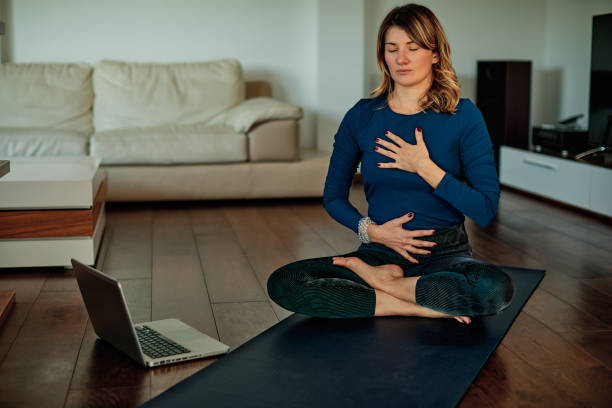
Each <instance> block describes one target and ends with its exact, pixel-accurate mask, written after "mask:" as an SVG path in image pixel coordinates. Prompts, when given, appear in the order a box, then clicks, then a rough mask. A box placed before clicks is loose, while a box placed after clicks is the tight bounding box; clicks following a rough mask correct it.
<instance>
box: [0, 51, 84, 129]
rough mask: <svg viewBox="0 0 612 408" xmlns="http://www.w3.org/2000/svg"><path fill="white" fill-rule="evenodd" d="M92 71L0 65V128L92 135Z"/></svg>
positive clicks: (73, 66)
mask: <svg viewBox="0 0 612 408" xmlns="http://www.w3.org/2000/svg"><path fill="white" fill-rule="evenodd" d="M91 71H92V67H91V66H89V65H87V64H48V63H46V64H0V127H5V128H54V129H69V130H74V131H77V132H81V133H83V134H87V135H88V136H89V135H90V134H91V133H92V119H91V104H92V103H93V87H92V82H91Z"/></svg>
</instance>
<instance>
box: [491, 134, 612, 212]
mask: <svg viewBox="0 0 612 408" xmlns="http://www.w3.org/2000/svg"><path fill="white" fill-rule="evenodd" d="M499 160H500V164H499V176H500V177H499V179H500V182H501V184H504V185H507V186H511V187H515V188H518V189H520V190H524V191H528V192H530V193H533V194H538V195H541V196H544V197H548V198H551V199H553V200H557V201H561V202H563V203H567V204H571V205H574V206H576V207H580V208H584V209H587V210H589V211H593V212H596V213H600V214H604V215H607V216H610V217H612V170H611V169H608V168H605V167H600V166H594V165H591V164H586V163H581V162H577V161H572V160H567V159H562V158H559V157H554V156H548V155H545V154H541V153H535V152H530V151H526V150H521V149H516V148H514V147H508V146H501V149H500V159H499Z"/></svg>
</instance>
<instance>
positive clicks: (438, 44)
mask: <svg viewBox="0 0 612 408" xmlns="http://www.w3.org/2000/svg"><path fill="white" fill-rule="evenodd" d="M391 27H399V28H401V29H402V30H404V31H405V32H406V34H408V36H409V37H410V38H411V39H412V41H414V42H416V43H417V44H418V45H419V46H420V47H422V48H425V49H428V50H432V51H433V52H437V53H438V55H439V58H438V62H436V63H435V64H433V65H432V69H433V81H432V85H431V87H430V88H429V90H428V91H427V93H426V94H425V95H424V96H423V98H422V99H421V101H419V102H420V107H421V109H423V110H425V109H428V108H429V109H432V110H433V111H435V112H444V113H451V114H454V113H455V108H456V107H457V104H458V103H459V96H460V86H459V83H458V81H457V74H456V73H455V69H454V68H453V66H452V64H451V51H450V45H449V44H448V40H447V39H446V34H445V33H444V29H443V28H442V25H441V24H440V22H439V21H438V18H437V17H436V16H435V14H434V13H433V12H432V11H431V10H430V9H428V8H427V7H425V6H421V5H419V4H406V5H404V6H399V7H395V8H394V9H393V10H391V11H390V12H389V13H388V14H387V16H386V17H385V19H384V20H383V22H382V23H381V25H380V28H379V30H378V43H377V46H376V56H377V59H378V69H379V70H380V72H381V74H382V81H381V83H380V85H379V86H378V87H377V88H376V89H374V90H373V91H372V92H370V95H371V96H373V97H377V96H380V95H382V94H387V95H390V94H391V92H393V90H394V89H395V82H394V81H393V79H392V78H391V74H390V73H389V67H388V66H387V63H386V62H385V34H386V33H387V30H388V29H389V28H391ZM386 105H387V101H386V100H385V103H384V104H383V105H382V106H381V107H380V108H379V109H382V108H384V107H385V106H386Z"/></svg>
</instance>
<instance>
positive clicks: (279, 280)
mask: <svg viewBox="0 0 612 408" xmlns="http://www.w3.org/2000/svg"><path fill="white" fill-rule="evenodd" d="M292 275H293V273H292V272H291V269H290V268H289V265H285V266H282V267H280V268H278V269H277V270H275V271H274V272H272V274H271V275H270V276H269V277H268V282H267V285H266V286H267V289H268V296H270V299H272V300H273V301H275V302H276V303H278V304H279V305H281V306H282V303H284V302H283V299H286V298H287V292H288V291H290V289H291V286H292V282H291V280H292Z"/></svg>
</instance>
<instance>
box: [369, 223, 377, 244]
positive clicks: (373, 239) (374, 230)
mask: <svg viewBox="0 0 612 408" xmlns="http://www.w3.org/2000/svg"><path fill="white" fill-rule="evenodd" d="M377 232H378V224H370V225H368V237H369V238H370V242H378V241H377V235H376V233H377Z"/></svg>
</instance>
